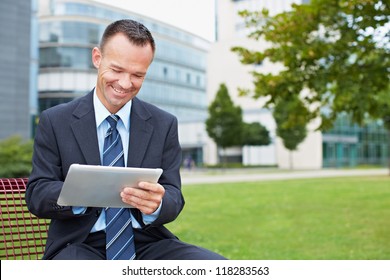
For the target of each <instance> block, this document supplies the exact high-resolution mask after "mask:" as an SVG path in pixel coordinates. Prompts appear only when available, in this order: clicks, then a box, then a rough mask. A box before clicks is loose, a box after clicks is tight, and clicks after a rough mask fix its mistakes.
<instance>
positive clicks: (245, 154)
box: [205, 0, 390, 169]
mask: <svg viewBox="0 0 390 280" xmlns="http://www.w3.org/2000/svg"><path fill="white" fill-rule="evenodd" d="M216 1H217V13H216V14H217V16H216V18H217V19H216V23H217V25H216V27H217V28H216V30H217V31H216V37H217V41H216V42H215V44H213V45H212V47H211V49H210V53H209V66H208V71H209V73H210V75H209V77H208V81H209V83H208V87H207V92H208V98H209V102H211V101H212V100H213V99H214V98H215V94H216V92H217V91H218V88H219V85H220V84H221V83H225V84H226V85H227V87H228V89H229V93H230V95H231V97H232V99H233V101H234V103H235V104H237V105H240V106H241V108H242V110H243V119H244V121H245V122H260V123H261V124H263V125H264V126H265V127H267V129H268V130H269V131H270V135H271V138H272V143H271V144H270V145H268V146H266V147H247V146H246V147H243V148H236V149H230V150H229V152H228V153H227V154H226V155H227V156H230V157H234V158H236V159H237V158H240V157H241V158H240V159H241V162H242V163H243V164H244V165H275V166H278V167H279V168H286V169H287V168H291V167H293V168H296V169H319V168H322V167H346V166H347V167H349V166H356V165H364V164H370V165H372V164H374V165H385V164H386V163H387V159H388V155H389V146H388V143H389V141H390V139H389V137H388V134H387V132H386V130H385V129H384V128H383V126H382V125H381V124H380V122H376V123H371V124H369V125H367V126H365V127H358V126H356V125H353V124H351V123H350V122H349V121H348V117H347V116H340V117H339V119H338V120H337V121H336V122H335V124H334V127H333V129H332V130H330V131H327V132H320V131H317V130H316V128H317V127H318V125H319V123H318V122H313V123H310V124H309V126H308V135H307V137H306V139H305V140H304V141H303V142H302V143H301V144H300V145H299V146H298V149H297V150H296V151H294V152H290V151H288V150H287V149H286V148H284V146H283V143H282V141H281V139H280V138H279V137H277V136H276V133H275V131H276V124H275V121H274V119H273V117H272V112H270V111H269V110H267V109H265V108H263V104H264V102H263V101H262V100H261V99H259V100H254V99H252V98H249V97H242V96H239V94H238V88H245V89H253V82H252V75H251V74H250V72H251V71H253V70H255V71H258V72H262V73H276V72H277V71H279V69H280V68H279V67H278V65H275V64H270V63H267V62H264V63H263V64H261V65H242V64H241V63H240V61H239V57H238V55H237V54H235V53H233V52H232V51H231V48H232V47H234V46H243V47H246V48H248V49H253V50H262V49H265V48H266V47H267V42H265V41H263V42H261V41H254V40H250V39H248V38H247V35H248V33H249V30H248V29H247V28H246V26H245V23H244V19H243V18H242V17H240V16H239V15H238V12H239V11H242V10H250V11H255V10H256V11H260V10H262V9H263V8H267V9H268V10H269V12H270V14H271V15H273V14H277V13H280V12H283V11H287V10H289V9H290V8H291V4H293V3H296V4H304V3H307V2H309V0H230V1H226V0H216ZM219 157H220V155H218V151H217V147H216V146H215V144H214V143H213V142H212V141H211V140H209V144H208V145H207V149H206V153H205V160H206V162H207V163H210V164H215V163H217V162H218V158H219ZM291 165H292V166H291Z"/></svg>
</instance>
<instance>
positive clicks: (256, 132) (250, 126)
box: [241, 122, 271, 146]
mask: <svg viewBox="0 0 390 280" xmlns="http://www.w3.org/2000/svg"><path fill="white" fill-rule="evenodd" d="M270 143H271V139H270V136H269V131H268V130H267V128H266V127H265V126H263V125H262V124H261V123H258V122H253V123H243V132H242V142H241V145H242V146H246V145H248V146H266V145H269V144H270Z"/></svg>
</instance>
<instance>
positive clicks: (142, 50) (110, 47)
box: [102, 33, 154, 69]
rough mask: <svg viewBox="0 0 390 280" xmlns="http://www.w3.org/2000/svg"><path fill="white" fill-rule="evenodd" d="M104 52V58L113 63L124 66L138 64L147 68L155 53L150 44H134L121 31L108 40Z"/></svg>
mask: <svg viewBox="0 0 390 280" xmlns="http://www.w3.org/2000/svg"><path fill="white" fill-rule="evenodd" d="M102 54H103V60H106V62H108V63H109V64H111V65H112V64H115V65H117V66H121V67H123V68H127V67H130V66H135V65H137V66H138V67H141V68H146V69H147V68H148V67H149V65H150V63H151V62H152V60H153V55H154V54H153V50H152V47H151V46H150V44H147V45H145V46H137V45H134V44H133V43H132V42H130V40H129V39H128V38H127V37H126V36H125V35H123V34H120V33H119V34H116V35H114V36H113V37H111V38H110V39H109V40H108V41H107V42H106V44H105V46H104V49H103V50H102ZM138 67H137V68H138Z"/></svg>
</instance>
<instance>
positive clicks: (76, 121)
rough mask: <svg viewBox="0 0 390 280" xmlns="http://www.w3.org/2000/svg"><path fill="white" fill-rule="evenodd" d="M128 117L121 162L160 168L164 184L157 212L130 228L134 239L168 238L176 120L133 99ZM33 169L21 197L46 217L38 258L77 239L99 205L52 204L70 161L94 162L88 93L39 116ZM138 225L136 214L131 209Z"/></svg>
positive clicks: (175, 204)
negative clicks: (82, 209) (76, 209)
mask: <svg viewBox="0 0 390 280" xmlns="http://www.w3.org/2000/svg"><path fill="white" fill-rule="evenodd" d="M132 102H133V103H132V109H131V116H130V140H129V153H128V161H127V166H129V167H146V168H157V167H159V168H162V169H163V174H162V175H161V178H160V179H159V183H160V184H161V185H163V187H164V188H165V195H164V198H163V203H162V208H161V213H160V215H159V217H158V218H157V219H156V221H154V222H153V223H152V224H151V225H148V226H143V228H142V229H141V230H136V231H135V235H136V236H135V240H136V247H137V242H138V241H143V240H150V238H174V235H173V234H172V233H170V232H169V231H168V230H167V229H166V228H165V227H164V226H163V224H165V223H168V222H171V221H173V220H174V219H175V218H176V217H177V216H178V215H179V213H180V211H181V210H182V208H183V206H184V199H183V196H182V193H181V181H180V173H179V169H180V164H181V149H180V145H179V142H178V131H177V119H176V118H175V117H174V116H173V115H171V114H169V113H167V112H164V111H162V110H160V109H158V108H157V107H155V106H153V105H151V104H148V103H146V102H143V101H141V100H139V99H138V98H134V99H133V101H132ZM32 163H33V169H32V172H31V175H30V177H29V180H28V184H27V190H26V202H27V206H28V209H29V210H30V211H31V212H32V213H33V214H34V215H36V216H38V217H41V218H49V219H51V223H50V227H49V232H48V239H47V244H46V250H45V254H44V259H47V258H51V257H52V256H53V255H55V254H56V253H57V252H58V251H59V250H61V249H62V248H64V247H65V246H67V244H71V243H79V242H83V241H84V240H85V239H86V238H87V236H88V234H89V232H90V230H91V228H92V226H93V225H94V224H95V222H96V220H97V219H98V217H99V215H100V213H101V208H96V207H90V208H88V209H87V211H86V213H85V214H82V215H74V214H73V212H72V209H71V207H62V206H59V205H58V204H57V199H58V196H59V194H60V191H61V188H62V185H63V181H64V179H65V177H66V174H67V173H68V170H69V167H70V165H71V164H72V163H79V164H91V165H100V164H101V163H100V155H99V148H98V139H97V132H96V121H95V113H94V108H93V92H90V93H89V94H87V95H86V96H84V97H81V98H79V99H76V100H73V101H71V102H70V103H67V104H61V105H58V106H55V107H52V108H50V109H48V110H46V111H44V112H42V114H41V116H40V121H39V125H38V127H37V131H36V136H35V143H34V155H33V160H32ZM132 213H133V216H135V217H136V219H137V221H138V222H139V223H140V224H141V225H143V223H142V220H141V213H140V212H139V211H138V210H135V209H133V210H132Z"/></svg>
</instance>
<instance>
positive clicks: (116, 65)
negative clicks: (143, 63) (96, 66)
mask: <svg viewBox="0 0 390 280" xmlns="http://www.w3.org/2000/svg"><path fill="white" fill-rule="evenodd" d="M110 67H112V68H115V69H118V70H120V71H124V72H126V69H125V68H123V67H122V66H120V65H118V64H116V63H115V62H112V63H111V64H110ZM134 74H136V75H143V76H145V75H146V72H140V71H138V72H135V73H134Z"/></svg>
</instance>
